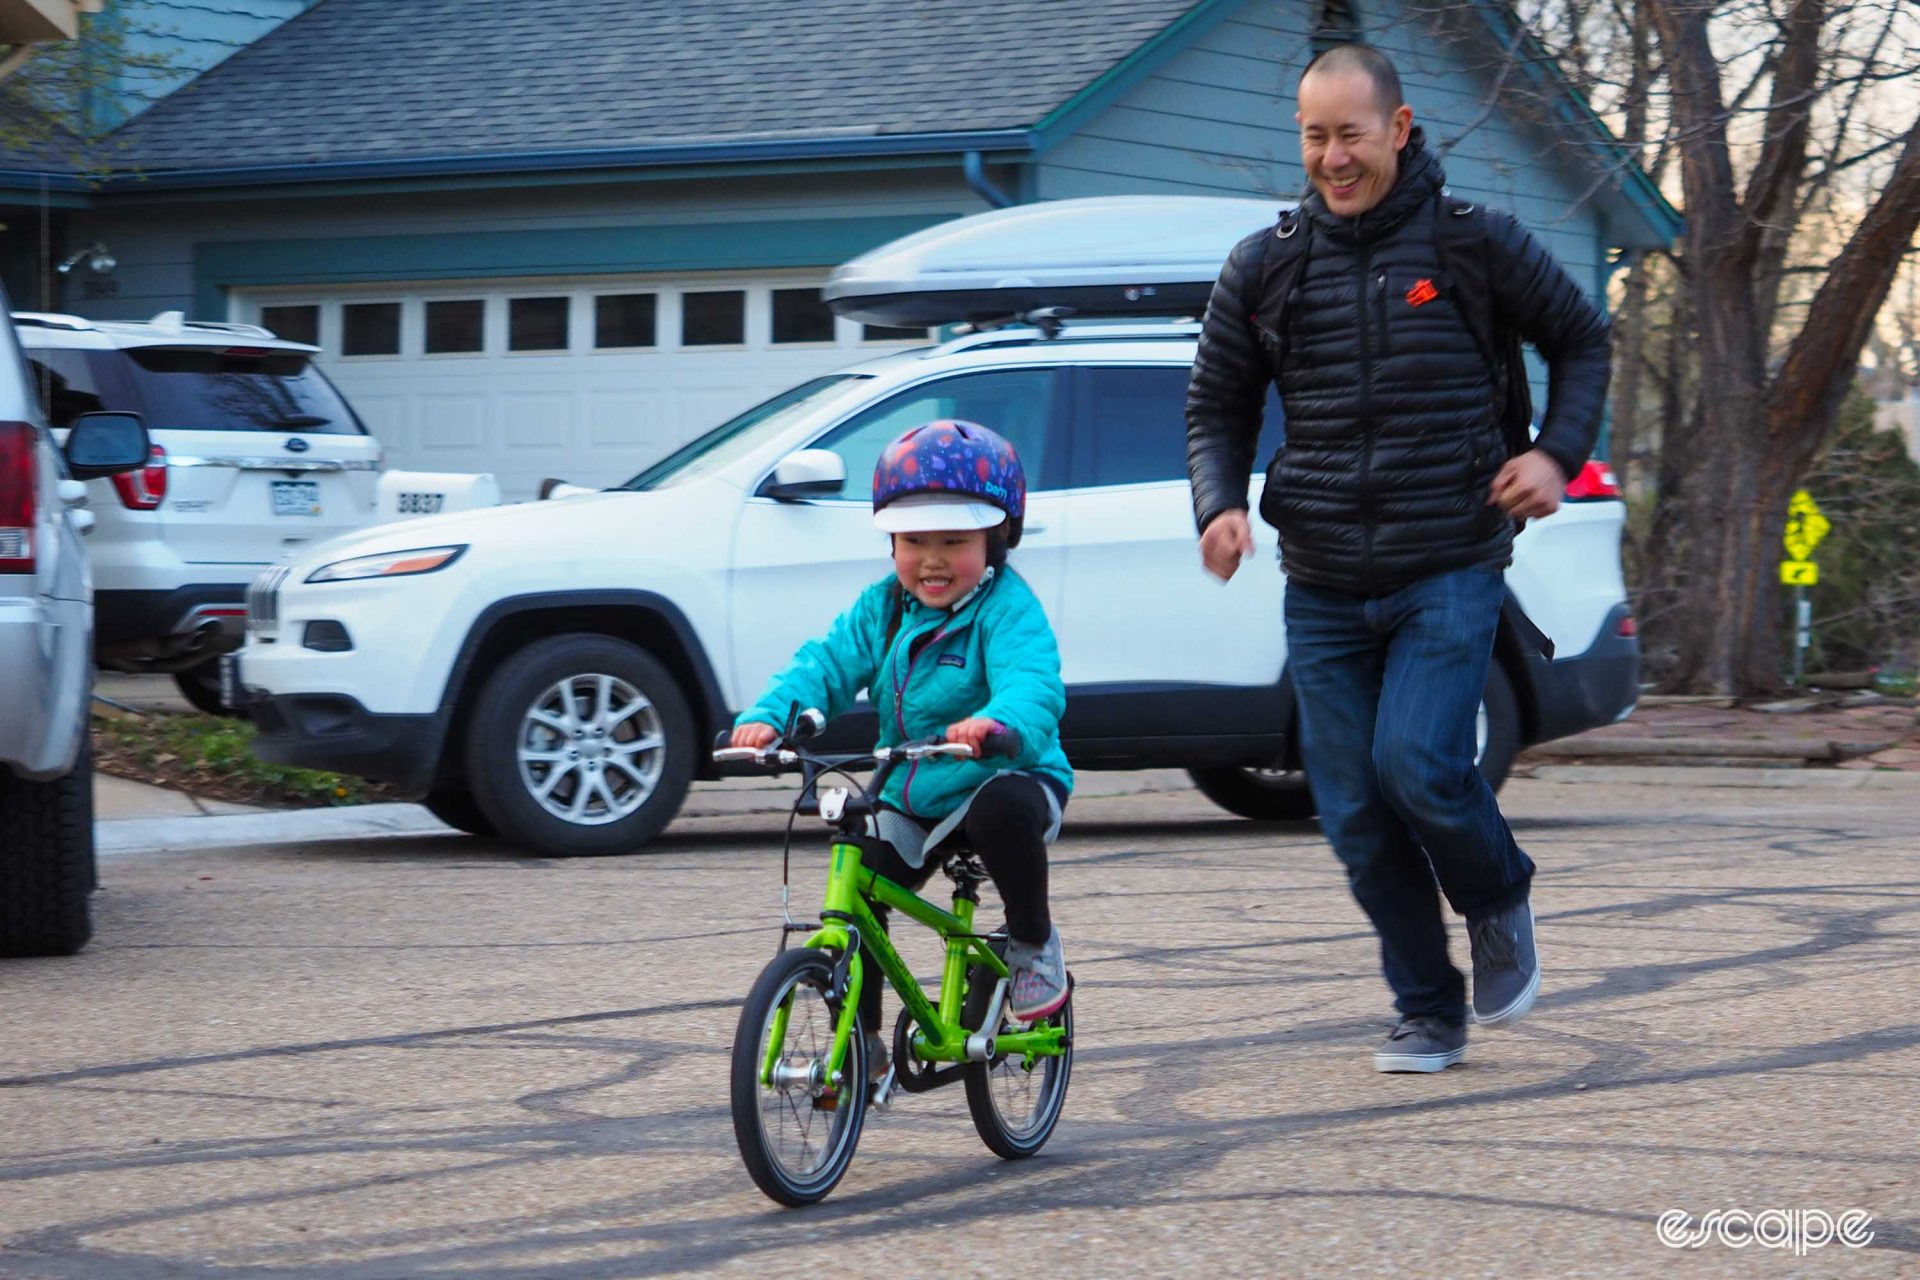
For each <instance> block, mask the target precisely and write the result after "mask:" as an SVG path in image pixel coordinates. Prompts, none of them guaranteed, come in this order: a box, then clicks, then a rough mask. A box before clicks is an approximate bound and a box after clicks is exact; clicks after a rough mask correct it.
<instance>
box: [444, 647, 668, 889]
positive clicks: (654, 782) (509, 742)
mask: <svg viewBox="0 0 1920 1280" xmlns="http://www.w3.org/2000/svg"><path fill="white" fill-rule="evenodd" d="M694 737H695V734H694V728H693V715H692V713H691V712H690V711H689V710H688V709H687V700H686V697H685V696H684V695H683V694H682V693H681V692H680V687H679V686H678V685H677V684H676V683H675V682H674V679H673V676H672V674H671V673H669V672H668V671H667V669H666V668H665V667H664V666H662V665H661V664H660V663H659V662H658V661H657V660H655V659H654V658H653V656H652V655H651V654H648V653H647V652H646V651H645V650H643V649H641V648H639V647H638V646H636V645H632V644H629V643H627V642H626V641H624V640H617V639H615V638H613V637H611V636H603V635H592V634H586V633H575V634H572V635H562V636H553V637H550V638H548V639H545V640H538V641H535V642H534V643H532V644H530V645H528V646H527V647H526V648H524V649H521V650H519V651H518V652H516V653H514V654H512V655H510V656H509V657H508V658H507V659H506V660H505V661H503V662H502V663H501V664H500V666H499V667H498V668H496V669H495V670H494V672H493V674H492V675H491V676H489V677H488V679H487V682H486V685H485V687H484V688H483V690H482V691H481V694H480V700H479V702H478V703H476V704H475V707H474V715H473V720H472V722H471V723H470V725H469V727H468V730H467V743H466V751H467V777H468V778H469V779H470V780H471V783H470V785H471V786H472V788H473V795H474V799H475V800H476V801H477V802H478V805H479V807H480V810H481V812H482V814H484V815H485V816H486V817H487V818H488V819H490V820H491V821H492V823H493V825H494V826H495V827H496V828H497V829H498V830H499V832H500V835H501V836H502V837H503V838H504V839H507V840H511V841H516V842H518V843H521V844H526V845H530V846H532V847H533V848H535V849H538V850H539V851H540V852H542V853H545V854H548V855H552V856H565V855H568V854H613V853H631V852H633V851H634V850H636V849H638V848H640V846H642V845H644V844H645V843H646V842H647V841H649V840H651V839H653V837H654V836H656V835H658V834H659V833H660V831H661V829H662V828H664V827H665V826H666V825H667V823H668V822H669V821H670V820H671V819H672V817H673V815H674V813H675V812H676V811H677V810H678V809H679V808H680V802H681V800H683V799H684V798H685V797H686V793H687V787H688V785H689V784H690V783H691V782H692V780H693V770H694V761H695V752H696V748H697V746H698V744H697V743H696V742H695V741H694Z"/></svg>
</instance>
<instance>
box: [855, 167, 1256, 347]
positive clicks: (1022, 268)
mask: <svg viewBox="0 0 1920 1280" xmlns="http://www.w3.org/2000/svg"><path fill="white" fill-rule="evenodd" d="M1285 207H1288V206H1286V205H1285V204H1283V203H1282V202H1280V201H1277V200H1235V199H1229V198H1226V197H1222V196H1092V197H1087V198H1084V199H1078V200H1052V201H1046V202H1043V203H1040V204H1028V205H1016V206H1014V207H1013V208H1010V209H995V210H993V211H991V212H989V213H976V214H974V215H972V216H970V217H966V218H956V219H955V220H953V221H952V222H943V223H941V224H940V225H939V226H936V227H929V228H927V229H926V230H925V231H918V232H915V233H914V234H913V235H910V236H905V237H902V238H901V239H899V240H895V241H893V242H892V243H891V244H885V245H882V246H881V247H880V248H878V249H875V250H873V251H871V252H869V253H865V254H862V255H861V256H860V257H858V258H855V259H853V261H851V262H848V263H847V264H846V265H844V266H842V267H840V268H838V269H837V270H835V271H834V273H833V275H832V277H831V278H830V279H829V280H828V281H827V287H826V288H825V290H823V293H824V295H825V297H826V300H827V304H828V305H829V306H831V307H832V308H833V310H834V311H835V312H836V313H837V314H839V315H842V316H845V317H847V318H848V319H849V320H857V321H859V322H861V323H863V324H877V325H894V326H899V327H903V328H923V327H926V326H929V325H940V324H957V323H959V322H961V321H973V322H976V323H977V322H981V321H989V320H1003V319H1007V318H1010V317H1013V316H1018V315H1023V314H1025V313H1027V312H1030V311H1033V310H1035V309H1037V308H1042V307H1064V308H1068V309H1070V310H1071V312H1072V313H1073V314H1074V315H1076V316H1128V315H1153V316H1168V315H1198V314H1200V312H1202V311H1203V310H1205V308H1206V305H1207V295H1208V293H1209V292H1210V291H1211V290H1212V288H1213V282H1214V280H1215V278H1216V277H1218V276H1219V274H1220V264H1221V263H1223V262H1225V261H1226V260H1227V252H1228V251H1229V250H1230V249H1232V248H1233V246H1234V244H1235V243H1236V242H1237V241H1238V240H1240V238H1241V237H1243V236H1245V235H1246V234H1247V233H1248V232H1251V231H1257V230H1259V229H1260V228H1262V227H1270V226H1272V225H1273V224H1274V220H1275V219H1276V218H1277V217H1278V215H1279V212H1280V210H1281V209H1282V208H1285Z"/></svg>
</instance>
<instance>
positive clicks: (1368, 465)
mask: <svg viewBox="0 0 1920 1280" xmlns="http://www.w3.org/2000/svg"><path fill="white" fill-rule="evenodd" d="M1359 276H1360V278H1359V285H1360V296H1359V298H1358V299H1357V302H1358V304H1359V309H1360V505H1361V510H1362V513H1363V517H1364V518H1363V519H1362V522H1361V527H1360V580H1361V581H1362V582H1364V583H1366V584H1367V586H1368V588H1369V589H1371V588H1372V586H1373V527H1374V510H1373V350H1372V342H1371V341H1370V336H1371V335H1370V333H1369V330H1370V328H1371V326H1370V325H1369V324H1368V323H1367V311H1368V305H1367V304H1368V298H1367V295H1368V294H1369V293H1370V292H1371V291H1372V284H1373V281H1372V276H1373V255H1372V254H1370V253H1369V252H1368V251H1367V246H1366V245H1365V244H1362V245H1361V246H1360V264H1359Z"/></svg>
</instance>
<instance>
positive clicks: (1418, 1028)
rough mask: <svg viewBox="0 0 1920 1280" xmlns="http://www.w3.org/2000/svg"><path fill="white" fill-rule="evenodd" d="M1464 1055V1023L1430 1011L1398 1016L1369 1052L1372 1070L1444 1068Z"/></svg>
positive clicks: (1429, 1069) (1391, 1070)
mask: <svg viewBox="0 0 1920 1280" xmlns="http://www.w3.org/2000/svg"><path fill="white" fill-rule="evenodd" d="M1466 1056H1467V1024H1466V1023H1464V1022H1449V1021H1448V1020H1447V1019H1445V1018H1436V1017H1434V1016H1432V1015H1430V1014H1416V1015H1415V1016H1413V1017H1411V1018H1402V1019H1400V1025H1399V1026H1397V1027H1395V1028H1394V1029H1393V1031H1392V1032H1391V1033H1389V1034H1388V1036H1387V1042H1386V1043H1385V1044H1383V1045H1381V1046H1380V1047H1379V1048H1378V1049H1376V1050H1374V1053H1373V1069H1374V1070H1375V1071H1389V1072H1393V1071H1445V1070H1446V1069H1447V1068H1448V1067H1450V1066H1452V1065H1453V1064H1454V1063H1456V1062H1458V1061H1460V1060H1461V1059H1462V1058H1464V1057H1466Z"/></svg>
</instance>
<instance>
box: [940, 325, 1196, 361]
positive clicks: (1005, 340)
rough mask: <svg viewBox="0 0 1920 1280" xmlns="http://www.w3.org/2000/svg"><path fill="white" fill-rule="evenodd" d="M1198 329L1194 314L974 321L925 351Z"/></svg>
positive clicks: (1184, 333)
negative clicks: (1056, 321)
mask: <svg viewBox="0 0 1920 1280" xmlns="http://www.w3.org/2000/svg"><path fill="white" fill-rule="evenodd" d="M1199 332H1200V321H1199V318H1198V317H1195V316H1168V317H1166V318H1165V319H1163V320H1159V321H1157V322H1152V321H1150V322H1146V323H1142V322H1141V321H1139V320H1138V319H1135V320H1133V321H1131V322H1121V323H1114V322H1110V321H1099V320H1083V321H1080V322H1077V323H1074V324H1071V325H1058V326H1055V327H1051V328H1049V327H1048V326H1045V325H1041V324H1021V323H1018V322H1016V323H1012V324H1004V325H1002V324H993V325H991V326H984V325H982V324H978V323H976V324H975V326H974V331H973V332H972V333H963V334H960V335H958V336H957V337H953V338H949V339H947V340H946V341H945V342H942V343H940V344H939V345H938V346H935V347H932V348H930V349H929V350H928V352H927V354H928V355H951V354H953V353H955V352H960V351H977V350H979V349H981V348H982V347H995V346H1020V345H1028V344H1033V343H1041V342H1052V341H1054V340H1056V339H1057V338H1059V337H1060V336H1061V335H1062V334H1063V333H1064V334H1065V335H1066V336H1067V337H1068V338H1069V339H1070V340H1072V341H1074V342H1140V341H1142V340H1148V341H1151V340H1153V339H1156V338H1165V339H1177V338H1191V337H1193V336H1195V335H1196V334H1198V333H1199Z"/></svg>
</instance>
